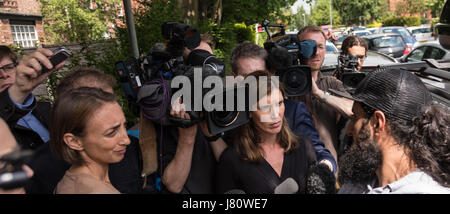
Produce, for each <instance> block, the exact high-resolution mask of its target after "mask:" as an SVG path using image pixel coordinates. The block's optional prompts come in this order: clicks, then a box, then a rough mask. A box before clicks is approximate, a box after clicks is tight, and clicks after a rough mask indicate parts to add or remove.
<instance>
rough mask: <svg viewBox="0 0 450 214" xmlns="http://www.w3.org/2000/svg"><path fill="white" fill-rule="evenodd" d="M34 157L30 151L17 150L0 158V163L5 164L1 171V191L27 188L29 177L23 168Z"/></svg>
mask: <svg viewBox="0 0 450 214" xmlns="http://www.w3.org/2000/svg"><path fill="white" fill-rule="evenodd" d="M32 155H33V152H32V151H30V150H20V149H17V150H14V151H13V152H11V153H9V154H6V155H4V156H3V157H1V158H0V163H4V164H5V165H4V167H3V168H2V169H0V189H4V190H10V189H16V188H19V187H23V186H25V184H26V183H27V181H28V175H27V173H26V172H25V171H24V170H23V169H22V166H23V164H24V163H25V162H27V161H28V159H29V158H30V157H31V156H32Z"/></svg>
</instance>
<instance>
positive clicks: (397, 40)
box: [372, 36, 403, 48]
mask: <svg viewBox="0 0 450 214" xmlns="http://www.w3.org/2000/svg"><path fill="white" fill-rule="evenodd" d="M372 45H373V46H374V47H376V48H388V47H399V46H403V41H402V38H401V37H399V36H384V37H378V38H375V39H373V40H372Z"/></svg>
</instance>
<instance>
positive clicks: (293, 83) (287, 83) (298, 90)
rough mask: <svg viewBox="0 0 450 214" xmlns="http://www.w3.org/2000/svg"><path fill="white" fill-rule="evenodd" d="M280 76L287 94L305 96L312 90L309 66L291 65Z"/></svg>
mask: <svg viewBox="0 0 450 214" xmlns="http://www.w3.org/2000/svg"><path fill="white" fill-rule="evenodd" d="M280 76H281V82H282V83H283V86H284V89H285V91H286V95H287V96H303V95H305V94H308V93H309V92H310V91H311V69H310V68H309V67H308V66H301V65H298V66H293V67H290V68H288V69H287V70H285V71H284V72H282V73H281V75H280Z"/></svg>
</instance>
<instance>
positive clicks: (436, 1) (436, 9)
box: [425, 0, 445, 17]
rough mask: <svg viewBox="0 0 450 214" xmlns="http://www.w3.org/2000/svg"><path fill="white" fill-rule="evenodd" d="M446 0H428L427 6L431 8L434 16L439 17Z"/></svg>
mask: <svg viewBox="0 0 450 214" xmlns="http://www.w3.org/2000/svg"><path fill="white" fill-rule="evenodd" d="M444 3H445V1H443V0H428V1H426V2H425V7H426V8H427V9H430V10H431V15H432V16H433V17H439V16H440V15H441V12H442V8H443V7H444Z"/></svg>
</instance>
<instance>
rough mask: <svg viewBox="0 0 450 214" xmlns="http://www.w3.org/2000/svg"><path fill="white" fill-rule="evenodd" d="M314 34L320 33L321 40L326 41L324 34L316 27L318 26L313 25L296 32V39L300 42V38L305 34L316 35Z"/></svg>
mask: <svg viewBox="0 0 450 214" xmlns="http://www.w3.org/2000/svg"><path fill="white" fill-rule="evenodd" d="M316 32H318V33H322V35H323V38H324V39H325V40H327V36H326V35H325V32H323V30H322V28H320V27H318V26H315V25H310V26H306V27H304V28H302V29H301V30H300V31H299V32H298V34H297V37H298V39H299V40H301V37H302V36H303V34H306V33H316Z"/></svg>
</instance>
